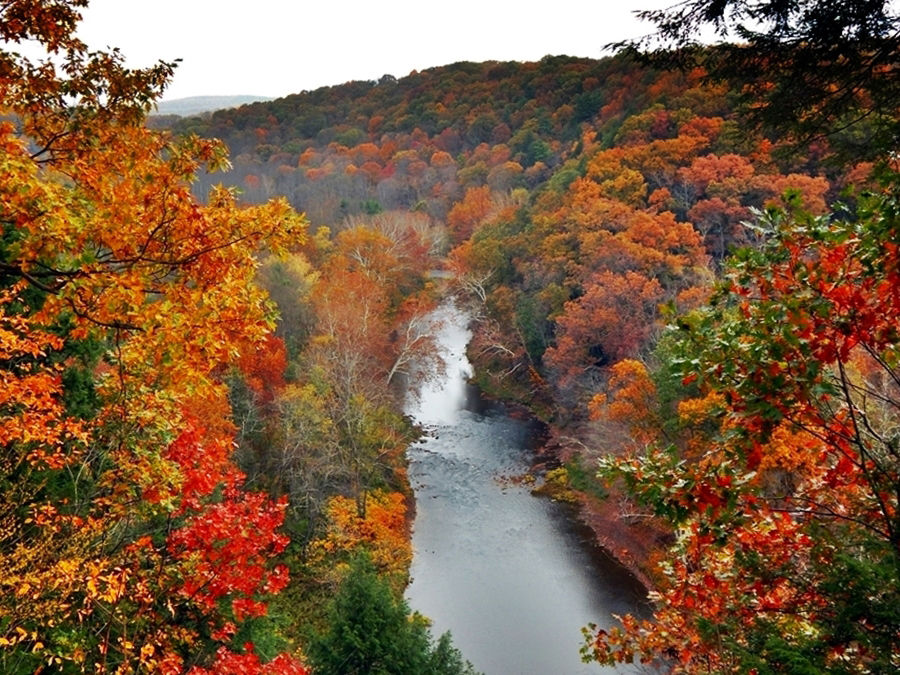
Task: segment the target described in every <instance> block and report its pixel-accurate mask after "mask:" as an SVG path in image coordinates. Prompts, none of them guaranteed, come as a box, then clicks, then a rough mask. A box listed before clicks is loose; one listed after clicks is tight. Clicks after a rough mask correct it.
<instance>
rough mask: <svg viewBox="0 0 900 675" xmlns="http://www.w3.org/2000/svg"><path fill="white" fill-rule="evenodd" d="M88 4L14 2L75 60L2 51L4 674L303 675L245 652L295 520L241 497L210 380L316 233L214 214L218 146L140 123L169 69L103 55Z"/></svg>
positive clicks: (0, 660) (26, 26)
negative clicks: (268, 255) (276, 253)
mask: <svg viewBox="0 0 900 675" xmlns="http://www.w3.org/2000/svg"><path fill="white" fill-rule="evenodd" d="M85 5H86V2H82V1H79V0H73V1H71V2H56V1H50V0H46V1H43V0H38V1H36V2H30V1H29V2H25V1H21V2H20V1H14V2H8V3H4V4H3V6H2V7H0V38H2V39H3V40H4V41H5V42H7V43H9V42H10V41H16V42H17V41H21V40H26V39H31V40H36V41H37V42H39V43H41V44H42V45H43V46H44V47H45V48H46V49H47V51H48V52H49V53H51V54H54V55H56V58H57V63H59V64H61V66H60V67H59V70H57V66H55V65H52V64H51V63H44V64H41V65H35V64H33V63H32V62H30V61H29V60H28V59H26V58H24V57H21V56H19V55H17V54H15V53H13V52H8V51H6V50H4V51H2V52H0V109H2V111H3V113H4V114H5V115H7V116H8V118H7V121H5V122H3V123H2V124H0V176H2V178H0V224H2V233H0V353H2V355H3V356H2V366H0V378H2V382H3V386H2V389H3V393H2V394H0V416H2V429H3V431H2V433H0V443H2V445H3V459H2V462H0V466H2V469H3V472H2V476H0V490H2V493H3V494H2V499H0V504H2V506H0V616H2V620H0V668H2V669H3V670H10V669H12V670H15V671H20V672H21V671H23V670H28V671H38V670H41V669H42V668H45V667H51V668H59V669H75V670H78V669H85V668H88V667H92V668H93V669H95V670H97V671H99V672H108V671H114V670H115V671H119V672H131V671H134V670H137V669H142V670H147V671H156V672H169V673H174V672H180V671H182V670H185V669H188V668H191V667H194V669H195V670H196V671H197V672H201V671H203V672H205V671H204V670H203V669H206V668H208V667H209V668H213V669H214V670H216V671H217V672H225V671H227V670H228V668H227V666H225V665H223V664H225V663H227V662H229V661H230V660H235V659H237V660H242V661H243V662H245V663H247V664H250V663H251V662H252V663H253V664H255V665H254V666H253V667H252V668H249V666H248V668H249V669H248V670H247V671H245V672H253V671H254V670H256V671H259V672H273V669H277V670H278V671H279V672H295V673H298V672H302V670H303V669H302V666H301V665H300V664H299V663H298V662H296V661H295V660H294V659H293V658H292V657H290V656H288V655H283V656H281V657H279V658H278V659H277V660H276V661H273V662H271V663H270V664H262V663H261V662H260V660H259V657H258V656H257V655H256V654H255V653H254V648H253V646H252V645H245V646H243V647H241V646H238V645H236V644H234V638H235V637H236V636H237V634H238V632H239V629H240V625H241V624H242V622H243V621H244V620H245V619H246V618H248V617H252V616H259V615H261V614H263V613H264V612H265V604H264V598H265V596H266V594H268V593H271V592H276V591H278V590H279V589H280V588H283V586H284V583H285V582H286V576H285V574H284V570H283V569H281V568H275V569H270V567H269V561H270V559H271V557H272V556H274V555H275V554H277V553H278V552H279V551H280V550H282V549H283V547H284V545H285V541H284V538H283V537H282V536H281V535H279V534H278V533H277V528H278V527H279V525H280V523H281V520H282V517H283V510H284V505H283V504H275V503H271V502H270V501H269V500H268V499H267V498H266V497H265V496H264V495H257V494H249V493H245V492H243V491H242V490H241V484H242V480H243V477H242V476H241V475H240V474H239V473H238V472H237V471H236V470H235V469H234V468H233V467H232V466H231V464H230V448H231V440H230V437H229V430H230V424H229V423H228V421H227V420H226V419H225V416H226V415H227V406H226V405H225V404H224V387H223V385H221V383H220V382H219V381H218V376H219V374H220V373H221V371H222V367H221V366H222V364H225V363H229V362H231V361H232V360H233V359H234V357H235V356H236V354H237V353H238V351H239V349H240V348H241V347H242V346H244V345H249V344H252V343H254V342H255V341H257V340H260V339H261V338H263V336H264V335H265V334H266V333H267V332H268V331H269V330H270V327H271V317H270V312H269V309H268V305H267V302H266V300H265V297H264V295H263V294H262V292H261V291H259V290H257V289H255V288H254V286H253V285H252V284H251V283H250V281H251V279H252V277H253V273H254V268H255V262H254V254H255V253H256V252H257V250H258V249H259V247H260V246H263V245H267V246H270V247H273V248H276V249H277V248H279V247H280V246H282V245H283V243H285V242H286V241H287V240H288V238H290V237H296V236H302V232H303V230H302V228H303V226H304V225H305V224H304V222H303V221H302V219H300V218H299V217H298V216H297V215H296V214H295V213H293V211H291V209H290V208H289V207H288V206H287V205H286V203H284V202H273V203H270V204H268V205H265V206H262V207H258V208H254V209H240V208H238V207H237V206H236V204H235V199H234V197H233V195H232V194H231V192H230V191H228V190H225V189H222V188H219V189H216V190H214V191H213V192H212V193H211V195H210V197H209V203H208V205H207V206H201V205H199V204H198V203H197V201H196V200H195V199H194V197H193V196H192V194H191V190H190V183H191V181H192V179H193V177H194V175H195V172H196V171H197V170H198V169H199V168H200V167H205V168H211V169H215V168H217V167H222V166H224V164H225V163H226V160H225V154H224V150H223V148H222V146H221V145H220V144H218V143H216V142H208V141H200V140H198V139H196V138H186V139H183V140H179V141H175V140H173V139H171V138H169V137H167V136H165V135H161V134H159V133H155V132H152V131H150V130H148V129H146V128H145V127H144V126H143V118H144V115H145V114H146V112H147V110H148V108H149V106H150V104H151V103H152V101H153V100H154V99H155V97H156V96H157V95H158V94H159V92H160V90H161V88H162V87H163V86H164V84H165V81H166V78H167V77H168V75H169V74H170V73H171V66H170V65H169V64H160V65H158V66H156V67H154V68H151V69H148V70H145V71H132V70H128V69H126V68H124V67H123V65H122V57H121V56H120V55H119V54H118V52H112V53H93V52H89V51H88V50H87V48H86V47H85V46H84V45H83V44H82V43H81V42H79V41H78V40H77V39H76V38H74V37H73V31H74V30H75V27H76V25H77V22H78V20H79V18H80V16H79V12H78V10H79V8H81V7H83V6H85ZM12 116H14V118H15V120H16V121H15V124H14V123H13V122H10V121H8V120H9V119H10V118H11V117H12ZM188 408H192V409H194V410H195V411H203V413H204V414H205V415H208V416H209V418H208V419H204V420H198V421H192V420H191V418H190V417H189V416H188V415H187V414H186V413H185V412H184V411H185V410H186V409H188ZM204 427H206V428H208V429H209V431H207V432H203V431H201V429H202V428H204ZM251 532H252V533H253V535H254V536H252V537H251V536H250V533H251ZM273 664H274V665H273ZM228 672H232V671H228Z"/></svg>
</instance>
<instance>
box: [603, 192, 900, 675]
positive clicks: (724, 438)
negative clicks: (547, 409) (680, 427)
mask: <svg viewBox="0 0 900 675" xmlns="http://www.w3.org/2000/svg"><path fill="white" fill-rule="evenodd" d="M884 180H885V183H884V185H883V188H882V190H883V191H882V192H881V193H879V194H876V195H870V196H869V197H867V198H865V199H863V200H862V202H861V205H860V208H859V210H858V211H857V212H856V213H854V214H852V215H853V216H855V217H854V218H853V219H852V220H850V221H849V222H846V221H841V220H835V219H831V218H828V217H814V216H811V215H809V214H806V213H804V212H802V211H800V210H796V211H791V212H789V213H787V214H785V213H783V212H779V211H776V210H774V209H773V210H771V211H770V212H769V214H768V215H767V216H766V217H765V218H764V219H763V221H762V223H761V224H760V227H763V228H765V230H766V233H767V240H768V243H767V245H766V246H765V247H764V248H763V249H762V250H759V251H744V252H742V253H740V254H739V255H738V256H736V258H735V259H734V261H733V262H732V263H731V266H730V268H729V270H728V274H727V276H726V279H725V280H724V281H723V283H722V285H721V286H720V288H719V290H718V293H717V295H716V296H715V297H714V298H713V301H712V303H711V306H710V307H709V308H707V309H705V310H702V311H699V312H697V313H695V314H693V315H688V316H687V317H684V318H683V319H682V320H680V322H679V323H680V326H681V327H680V328H679V329H677V333H678V334H679V335H680V336H681V337H680V339H679V342H680V348H679V349H678V350H676V353H677V354H678V356H677V357H676V369H677V370H680V375H681V376H682V383H683V385H684V386H685V387H688V386H689V387H690V388H692V389H694V388H696V387H698V386H699V387H700V391H701V392H702V393H703V392H705V393H706V394H707V396H706V397H705V398H706V400H707V402H708V404H706V405H702V406H693V405H692V406H691V407H692V408H693V410H694V413H693V414H692V416H694V417H696V418H697V419H699V420H703V421H704V424H705V432H703V433H704V438H705V443H704V445H703V452H702V453H700V454H697V455H695V456H692V457H691V456H685V455H684V454H683V453H680V452H678V450H677V448H674V447H668V448H667V447H663V446H659V445H657V446H656V447H651V449H650V450H649V451H647V452H646V453H644V454H642V455H637V456H633V457H628V458H624V459H607V460H606V461H604V463H603V465H604V472H605V473H606V474H607V475H608V476H610V477H618V478H620V479H622V480H624V482H625V484H626V486H627V487H628V488H629V490H630V492H631V493H632V494H633V495H634V496H635V497H636V498H637V499H639V500H640V501H641V502H642V503H643V504H645V505H646V506H648V507H650V508H651V509H653V510H654V512H655V513H656V514H657V515H659V516H662V517H665V518H666V519H668V520H669V522H670V523H671V524H672V526H673V527H674V528H675V529H676V532H677V542H676V544H675V545H674V546H673V547H672V548H671V549H670V551H669V556H668V558H667V560H666V562H665V563H664V564H662V565H661V566H660V570H659V571H660V585H659V589H658V592H657V593H656V594H655V598H656V601H657V611H656V613H655V616H654V620H653V621H651V622H638V621H635V620H633V619H630V618H628V619H626V620H624V622H623V628H622V629H616V630H613V631H610V632H609V633H606V632H604V631H599V632H598V633H596V634H595V635H594V636H593V637H592V639H591V643H590V644H589V646H588V648H587V654H588V655H590V656H592V657H594V658H597V659H599V660H601V661H604V662H614V661H618V660H631V659H635V658H641V659H651V660H652V659H654V658H656V659H662V660H671V661H672V663H674V664H676V667H677V668H678V669H679V670H681V671H684V672H710V671H712V672H731V671H734V670H738V671H741V672H749V671H752V670H758V671H759V672H778V671H785V670H790V671H791V672H862V671H866V672H878V673H881V672H884V673H888V672H895V671H896V670H897V668H898V667H900V640H898V636H900V630H898V629H900V614H898V611H897V608H898V607H900V597H898V588H900V518H898V514H900V503H898V495H900V454H898V450H897V428H898V423H900V413H898V411H900V378H898V372H897V364H898V353H900V335H898V332H897V328H896V320H895V318H894V317H895V316H897V312H898V311H900V294H898V290H897V289H898V288H900V286H898V282H900V260H898V248H897V245H896V241H897V237H898V234H900V231H898V227H900V222H898V213H900V209H898V206H900V188H898V185H900V183H898V176H897V175H896V174H888V175H887V176H885V177H884ZM685 403H686V402H685ZM683 409H684V410H685V412H687V406H684V407H683ZM698 429H702V427H698Z"/></svg>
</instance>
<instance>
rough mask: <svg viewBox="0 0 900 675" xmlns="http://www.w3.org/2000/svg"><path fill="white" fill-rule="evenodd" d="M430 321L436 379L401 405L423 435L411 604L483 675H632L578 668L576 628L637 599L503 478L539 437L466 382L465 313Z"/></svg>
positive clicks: (414, 474)
mask: <svg viewBox="0 0 900 675" xmlns="http://www.w3.org/2000/svg"><path fill="white" fill-rule="evenodd" d="M436 318H438V319H440V320H441V321H442V325H441V327H440V329H439V332H438V339H439V343H440V348H441V350H442V352H443V356H444V358H445V360H446V363H447V372H446V374H445V375H444V376H442V377H441V378H439V380H438V381H435V382H432V383H428V384H426V385H425V386H423V387H422V389H421V392H420V395H419V396H418V397H410V399H409V401H408V404H407V412H408V414H410V415H411V416H412V417H413V418H414V419H415V420H416V421H417V422H418V423H419V424H421V425H422V426H423V427H424V428H425V429H426V430H427V436H426V437H425V438H424V439H423V440H422V441H421V442H419V443H418V444H416V445H415V446H413V447H412V448H411V449H410V451H409V459H410V467H409V476H410V480H411V482H412V484H413V488H414V490H415V495H416V518H415V525H414V532H413V548H414V558H413V564H412V569H411V574H412V583H411V584H410V586H409V587H408V590H407V599H408V601H409V604H410V606H411V607H412V609H415V610H418V611H420V612H421V613H422V614H424V615H426V616H427V617H429V618H430V619H431V620H432V622H433V627H432V632H433V634H434V635H439V634H441V633H443V632H444V631H446V630H449V631H451V633H452V634H453V641H454V644H455V645H456V646H457V647H458V648H459V649H460V650H461V651H462V653H463V655H464V656H465V658H466V659H468V660H469V661H471V662H472V664H473V665H474V666H475V668H476V669H477V670H479V671H481V672H483V673H485V674H486V675H520V674H521V675H526V674H527V675H569V674H572V675H575V674H581V673H588V674H590V673H603V672H622V673H626V672H640V671H638V670H637V669H634V668H631V667H627V666H626V667H620V668H618V669H615V670H613V669H608V668H607V669H605V668H602V667H600V666H598V665H596V664H583V663H582V662H581V659H580V656H579V652H578V649H579V647H580V646H581V644H582V635H581V627H582V626H585V625H586V624H588V623H589V622H594V623H596V624H598V625H601V626H604V625H606V626H609V625H613V624H614V621H613V620H612V619H611V618H610V615H611V614H613V613H615V614H624V613H628V612H632V613H634V612H639V611H640V610H641V607H642V601H643V591H642V589H641V587H640V586H639V585H638V584H637V583H636V582H635V581H634V580H633V579H632V578H631V577H630V576H629V575H628V574H627V573H626V572H625V571H624V570H623V569H622V568H621V567H619V566H618V565H616V564H615V563H614V562H613V561H611V560H609V559H608V558H605V557H604V556H603V555H602V553H601V552H599V551H597V550H596V549H595V548H593V547H592V546H591V544H590V542H589V541H587V537H585V535H584V533H583V532H582V533H579V531H578V529H577V528H576V527H574V526H573V525H572V523H571V518H570V516H569V514H568V513H567V511H566V509H565V508H564V507H563V506H562V505H560V504H555V503H553V502H551V501H550V500H547V499H544V498H540V497H535V496H533V495H531V493H530V491H529V489H528V488H527V487H525V486H522V485H520V484H518V483H516V482H515V481H511V480H510V478H511V477H515V476H520V475H522V474H523V473H525V472H526V471H528V468H529V460H530V459H531V455H532V451H533V449H534V444H535V442H536V436H537V435H538V434H539V431H538V429H537V428H536V427H535V426H534V425H533V424H530V423H528V422H525V421H522V420H518V419H514V418H513V417H511V416H509V414H507V412H506V411H505V410H504V409H503V408H502V407H500V406H496V405H490V404H487V403H486V402H484V401H483V400H482V399H480V398H479V396H478V392H477V390H475V389H474V388H473V387H471V386H470V385H468V384H467V382H466V379H467V377H469V376H470V375H471V366H470V364H469V362H468V360H467V359H466V356H465V348H466V344H467V343H468V341H469V338H470V333H469V331H468V329H467V327H466V324H467V317H466V316H465V315H464V314H463V313H462V312H460V311H459V310H457V309H456V308H455V307H453V306H452V305H448V306H445V307H443V308H442V309H440V310H438V312H437V313H436Z"/></svg>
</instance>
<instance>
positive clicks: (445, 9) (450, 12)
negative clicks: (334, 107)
mask: <svg viewBox="0 0 900 675" xmlns="http://www.w3.org/2000/svg"><path fill="white" fill-rule="evenodd" d="M673 2H674V0H617V1H616V0H613V1H611V0H549V1H547V0H543V1H541V2H537V1H536V0H531V1H530V2H529V1H528V0H525V1H524V2H523V1H522V0H518V1H515V2H510V1H507V0H502V1H500V0H447V1H446V2H428V0H380V1H373V0H370V1H368V2H367V1H364V0H294V1H291V0H281V1H278V0H152V2H147V1H146V0H91V4H90V6H89V7H88V9H87V10H86V11H85V13H84V20H83V22H82V24H81V27H80V29H79V33H78V34H79V37H81V38H82V39H83V40H84V41H85V42H87V43H88V45H89V46H90V47H92V48H97V49H103V48H107V47H118V48H120V49H121V50H122V52H123V53H124V55H125V56H126V58H127V63H128V65H130V66H134V67H139V66H147V65H151V64H152V63H154V62H156V61H158V60H160V59H161V60H165V61H171V60H174V59H177V58H180V59H182V62H181V64H180V65H179V67H178V68H177V70H176V73H175V77H174V80H173V81H172V83H171V84H170V86H169V88H168V89H167V90H166V92H165V95H164V96H163V98H164V99H166V100H170V99H176V98H183V97H187V96H204V95H258V96H269V97H277V96H284V95H287V94H291V93H297V92H300V91H303V90H311V89H316V88H317V87H321V86H327V85H335V84H342V83H344V82H347V81H350V80H375V79H378V78H379V77H381V76H382V75H385V74H390V75H394V76H395V77H398V78H399V77H402V76H404V75H408V74H409V73H410V72H411V71H412V70H424V69H426V68H430V67H434V66H442V65H447V64H449V63H454V62H456V61H486V60H504V61H506V60H511V61H536V60H539V59H540V58H542V57H543V56H546V55H548V54H552V55H560V54H567V55H569V56H586V57H592V58H599V57H601V56H603V55H605V54H606V53H608V52H605V51H604V50H603V45H604V44H606V43H609V42H613V41H616V40H621V39H624V38H632V37H638V36H640V35H643V34H645V33H647V32H649V27H648V25H647V24H642V23H641V22H639V21H638V20H637V19H636V18H634V17H633V16H632V14H631V12H632V11H634V10H636V9H652V8H658V7H661V6H667V5H670V4H673Z"/></svg>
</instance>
